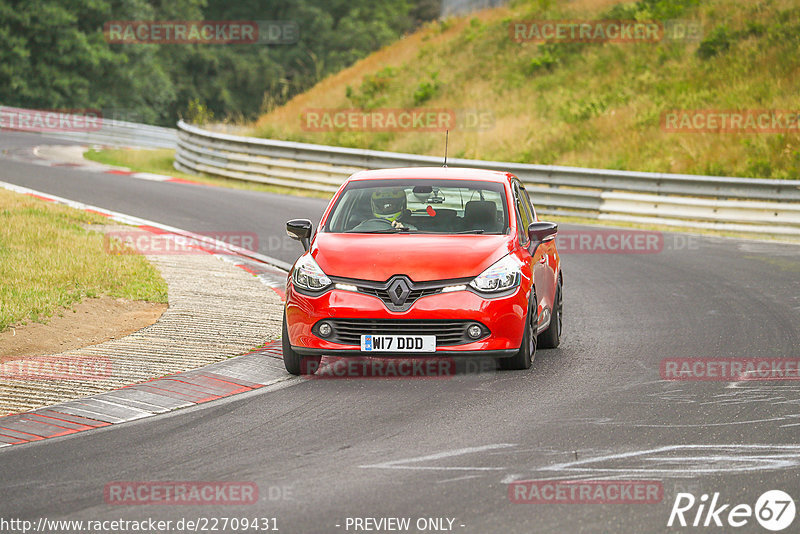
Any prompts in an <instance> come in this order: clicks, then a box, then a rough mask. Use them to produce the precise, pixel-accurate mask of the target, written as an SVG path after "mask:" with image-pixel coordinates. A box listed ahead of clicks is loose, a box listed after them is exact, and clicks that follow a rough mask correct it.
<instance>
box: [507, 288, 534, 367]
mask: <svg viewBox="0 0 800 534" xmlns="http://www.w3.org/2000/svg"><path fill="white" fill-rule="evenodd" d="M538 310H539V305H538V303H537V301H536V293H534V294H533V302H531V304H530V309H529V310H528V316H527V317H526V318H525V331H524V332H523V334H522V344H521V345H520V347H519V352H517V353H516V354H515V355H513V356H512V357H510V358H501V359H499V360H498V363H499V364H500V369H504V370H507V371H522V370H525V369H530V368H531V365H532V364H533V359H534V358H535V357H536V325H537V324H538V323H539V321H538V317H539V316H538Z"/></svg>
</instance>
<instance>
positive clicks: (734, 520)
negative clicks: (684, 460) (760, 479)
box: [667, 490, 797, 532]
mask: <svg viewBox="0 0 800 534" xmlns="http://www.w3.org/2000/svg"><path fill="white" fill-rule="evenodd" d="M796 514H797V510H796V508H795V504H794V500H793V499H792V498H791V497H790V496H789V494H788V493H786V492H784V491H781V490H770V491H767V492H764V493H763V494H762V495H761V496H760V497H759V498H758V499H757V500H756V504H755V506H750V505H749V504H744V503H743V504H737V505H735V506H732V505H731V504H730V503H724V502H723V501H721V500H720V495H719V493H717V492H715V493H714V494H713V495H712V496H711V497H710V498H709V495H708V494H707V493H704V494H703V495H701V496H700V498H699V499H697V498H696V497H695V496H694V495H693V494H691V493H678V494H677V495H676V496H675V502H674V503H673V505H672V511H671V512H670V514H669V521H667V526H668V527H671V526H673V525H674V526H676V527H677V526H681V527H686V526H691V527H711V526H716V527H727V528H726V529H725V530H726V531H727V530H728V529H729V528H739V527H743V526H745V525H752V524H753V518H755V520H756V521H757V522H758V524H759V525H761V526H762V527H764V528H765V529H767V530H771V531H773V532H778V531H781V530H784V529H786V528H788V527H789V525H791V524H792V522H793V521H794V518H795V516H796Z"/></svg>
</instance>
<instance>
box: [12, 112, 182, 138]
mask: <svg viewBox="0 0 800 534" xmlns="http://www.w3.org/2000/svg"><path fill="white" fill-rule="evenodd" d="M37 121H39V122H37ZM85 122H87V121H86V115H74V114H70V113H62V112H59V111H49V110H33V109H22V108H14V107H9V106H0V128H2V129H6V130H13V131H26V132H34V133H38V134H40V135H43V136H47V137H54V138H56V139H65V140H68V141H76V142H78V143H81V144H86V145H103V146H137V147H145V148H176V146H177V144H178V132H177V130H175V129H174V128H164V127H161V126H151V125H149V124H140V123H136V122H128V121H122V120H115V119H107V118H105V117H103V116H102V114H98V115H97V117H95V118H94V120H92V121H90V122H91V125H90V126H87V125H86V124H85ZM76 124H79V125H80V126H78V127H76Z"/></svg>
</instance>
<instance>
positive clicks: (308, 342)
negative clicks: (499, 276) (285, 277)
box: [286, 282, 528, 358]
mask: <svg viewBox="0 0 800 534" xmlns="http://www.w3.org/2000/svg"><path fill="white" fill-rule="evenodd" d="M527 301H528V295H527V293H526V291H525V289H524V287H518V288H517V289H516V290H515V291H514V292H513V293H511V294H509V295H506V296H501V297H496V298H491V299H487V298H484V297H481V296H480V295H477V294H475V293H473V292H471V291H468V290H465V291H454V292H451V293H439V294H435V295H429V296H425V297H421V298H419V299H418V300H416V301H415V302H414V304H413V305H412V306H411V307H410V308H409V309H408V310H406V311H403V312H392V311H389V310H388V309H387V307H386V305H385V304H384V302H383V301H382V300H380V299H379V298H378V297H375V296H371V295H366V294H363V293H357V292H353V291H346V290H341V289H331V290H329V291H327V292H325V293H323V294H322V295H319V296H309V295H305V294H301V293H299V292H297V291H295V290H294V288H293V286H292V284H291V282H290V283H289V285H288V287H287V292H286V321H287V330H288V333H289V342H290V344H291V346H292V349H293V350H295V351H296V352H297V353H299V354H304V355H331V356H372V357H385V356H404V357H407V358H409V357H413V358H418V357H426V356H442V355H446V356H493V357H498V358H501V357H507V356H512V355H513V354H514V353H516V352H517V351H518V350H519V347H520V345H521V343H522V333H523V323H524V321H525V315H526V312H527ZM324 319H373V320H374V319H380V320H387V319H388V320H391V319H396V320H407V321H408V320H418V321H419V320H423V321H424V320H450V321H472V322H477V323H480V324H482V325H484V326H485V327H486V328H487V329H488V330H489V334H488V335H487V336H486V337H484V338H482V339H479V340H477V341H473V342H467V343H463V344H457V345H446V346H437V348H436V352H427V353H407V352H405V353H389V352H377V353H376V352H362V351H361V347H360V345H357V344H342V343H335V342H332V341H330V340H327V339H323V338H321V337H319V336H317V335H315V333H314V331H313V329H314V325H316V324H317V323H318V322H319V321H322V320H324ZM364 333H365V334H368V333H375V332H368V331H365V332H364Z"/></svg>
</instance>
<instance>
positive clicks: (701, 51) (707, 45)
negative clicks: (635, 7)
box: [697, 26, 731, 60]
mask: <svg viewBox="0 0 800 534" xmlns="http://www.w3.org/2000/svg"><path fill="white" fill-rule="evenodd" d="M730 47H731V33H730V31H729V30H728V27H727V26H717V27H716V28H714V29H713V30H712V31H711V33H710V34H709V35H708V37H706V38H705V39H703V40H702V41H701V42H700V47H699V48H698V49H697V56H698V57H699V58H700V59H703V60H706V59H711V58H712V57H714V56H716V55H717V54H720V53H722V52H725V51H726V50H728V49H729V48H730Z"/></svg>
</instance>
